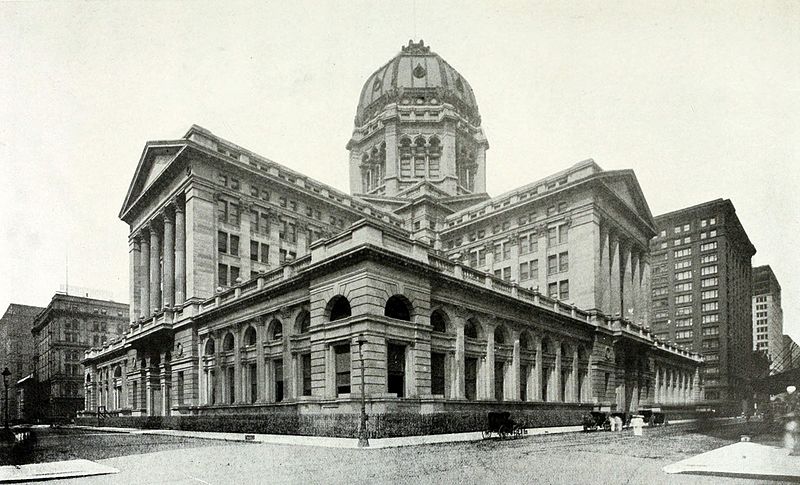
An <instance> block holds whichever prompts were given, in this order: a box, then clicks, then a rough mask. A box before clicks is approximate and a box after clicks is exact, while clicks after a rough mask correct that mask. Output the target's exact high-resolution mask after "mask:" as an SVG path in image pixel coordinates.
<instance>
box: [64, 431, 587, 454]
mask: <svg viewBox="0 0 800 485" xmlns="http://www.w3.org/2000/svg"><path fill="white" fill-rule="evenodd" d="M75 428H78V429H90V430H95V431H106V432H110V433H129V434H150V435H165V436H177V437H182V438H200V439H210V440H222V441H241V442H249V443H267V444H274V445H296V446H320V447H325V448H356V449H358V448H359V447H358V440H357V439H356V438H330V437H324V436H297V435H278V434H255V433H253V434H248V433H219V432H213V431H181V430H174V429H133V428H112V427H103V426H100V427H95V426H75ZM578 431H583V426H559V427H550V428H528V429H526V430H525V432H526V433H525V434H526V435H527V436H534V435H545V434H562V433H575V432H578ZM482 439H483V436H482V434H481V432H480V431H472V432H468V433H449V434H435V435H424V436H401V437H397V438H375V439H370V440H369V445H370V446H369V448H366V449H379V448H396V447H400V446H416V445H428V444H434V443H454V442H459V441H480V440H482Z"/></svg>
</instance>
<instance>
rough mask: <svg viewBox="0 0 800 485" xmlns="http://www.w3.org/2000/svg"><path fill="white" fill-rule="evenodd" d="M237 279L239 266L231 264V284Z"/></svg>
mask: <svg viewBox="0 0 800 485" xmlns="http://www.w3.org/2000/svg"><path fill="white" fill-rule="evenodd" d="M237 279H239V268H238V267H237V266H231V279H230V282H231V286H233V285H235V284H237V283H238V281H236V280H237Z"/></svg>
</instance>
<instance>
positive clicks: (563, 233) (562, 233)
mask: <svg viewBox="0 0 800 485" xmlns="http://www.w3.org/2000/svg"><path fill="white" fill-rule="evenodd" d="M568 241H569V226H568V225H566V224H562V225H560V226H558V242H559V243H561V244H563V243H565V242H568Z"/></svg>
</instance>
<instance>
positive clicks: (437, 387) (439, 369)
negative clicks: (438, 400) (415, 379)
mask: <svg viewBox="0 0 800 485" xmlns="http://www.w3.org/2000/svg"><path fill="white" fill-rule="evenodd" d="M444 387H445V355H444V354H440V353H438V352H432V353H431V394H435V395H442V396H444V393H445V390H444Z"/></svg>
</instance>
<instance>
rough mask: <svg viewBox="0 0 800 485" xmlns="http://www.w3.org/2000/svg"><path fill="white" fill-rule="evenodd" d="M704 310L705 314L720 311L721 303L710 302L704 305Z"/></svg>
mask: <svg viewBox="0 0 800 485" xmlns="http://www.w3.org/2000/svg"><path fill="white" fill-rule="evenodd" d="M702 310H703V311H704V312H713V311H716V310H719V302H716V301H711V302H708V303H703V308H702Z"/></svg>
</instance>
